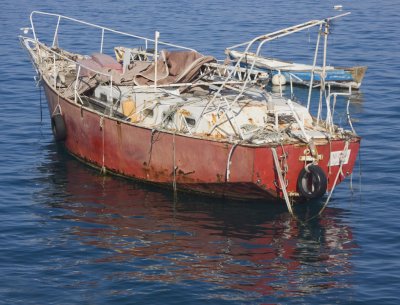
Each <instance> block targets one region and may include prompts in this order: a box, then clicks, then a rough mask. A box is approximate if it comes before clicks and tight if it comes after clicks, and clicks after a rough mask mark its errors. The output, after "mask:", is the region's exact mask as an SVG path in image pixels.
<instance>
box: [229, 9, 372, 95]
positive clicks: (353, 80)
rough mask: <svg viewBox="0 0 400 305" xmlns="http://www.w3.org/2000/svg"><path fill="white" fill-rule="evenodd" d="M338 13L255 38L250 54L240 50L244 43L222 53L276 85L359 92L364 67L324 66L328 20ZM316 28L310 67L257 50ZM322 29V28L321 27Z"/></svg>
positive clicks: (364, 70) (244, 45) (328, 28)
mask: <svg viewBox="0 0 400 305" xmlns="http://www.w3.org/2000/svg"><path fill="white" fill-rule="evenodd" d="M347 14H348V13H346V14H342V15H339V16H335V17H333V18H327V19H324V20H311V21H308V22H305V23H302V24H298V25H295V26H292V27H289V28H285V29H282V30H279V31H276V32H273V33H268V34H265V35H261V36H259V37H257V40H258V41H259V46H260V48H259V49H257V50H254V51H253V52H252V51H250V50H247V51H246V52H244V51H243V50H240V47H246V46H247V45H248V42H246V43H242V44H238V45H235V46H232V47H229V48H227V49H226V50H225V53H226V55H227V57H228V59H229V60H232V61H233V62H237V60H238V59H239V58H245V60H242V61H241V66H242V67H248V66H252V65H253V66H254V67H256V68H257V69H260V70H263V71H265V72H268V73H270V75H271V79H273V80H274V79H277V82H276V83H277V84H279V82H282V83H289V82H290V83H292V84H293V85H300V86H311V87H313V86H320V85H321V82H323V83H324V84H325V85H329V86H331V87H340V88H349V87H351V88H352V89H359V88H360V86H361V83H362V80H363V78H364V75H365V72H366V70H367V67H366V66H354V67H336V66H329V65H326V64H325V62H326V46H327V39H328V35H329V31H330V21H331V20H332V19H335V18H337V17H341V16H345V15H347ZM316 26H320V28H319V31H318V38H317V45H316V49H315V54H314V62H313V63H312V64H304V63H296V62H290V61H286V60H282V59H278V58H273V57H268V56H265V55H262V50H261V47H262V46H263V45H264V44H265V43H267V42H271V41H273V40H275V39H280V38H282V37H285V36H288V35H291V34H294V33H297V32H300V31H304V30H309V29H310V28H312V27H316ZM323 26H324V27H323ZM321 37H323V39H324V55H323V57H324V58H323V60H324V63H323V64H322V65H316V60H317V55H318V50H319V44H320V38H321Z"/></svg>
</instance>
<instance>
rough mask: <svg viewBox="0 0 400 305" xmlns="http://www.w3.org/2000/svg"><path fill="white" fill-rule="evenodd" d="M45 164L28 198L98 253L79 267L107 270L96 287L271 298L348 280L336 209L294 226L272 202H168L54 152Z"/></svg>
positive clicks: (348, 248)
mask: <svg viewBox="0 0 400 305" xmlns="http://www.w3.org/2000/svg"><path fill="white" fill-rule="evenodd" d="M52 157H53V158H54V160H52V161H51V162H49V164H46V166H45V167H42V168H41V170H46V171H47V172H48V174H49V179H48V181H50V182H49V183H47V184H46V185H45V187H44V188H43V189H42V190H41V191H40V193H39V194H37V195H39V196H40V197H41V198H43V200H44V203H45V206H46V209H51V210H53V213H52V215H56V216H52V219H53V220H54V219H55V221H61V222H65V223H64V225H66V231H67V232H68V235H69V236H70V237H69V238H71V239H73V240H75V241H76V242H77V243H78V244H80V245H81V246H83V247H87V250H86V252H88V253H90V252H99V253H100V254H99V255H94V256H91V255H88V256H87V257H82V258H81V259H82V260H87V264H89V265H97V266H102V265H109V264H111V265H112V266H113V267H111V268H109V269H107V270H108V271H107V274H106V275H104V274H103V275H101V274H99V277H105V278H106V281H132V280H134V281H139V282H140V283H146V282H162V283H167V284H168V283H174V284H176V283H179V284H182V285H185V283H193V281H196V282H200V283H204V284H207V285H218V287H223V288H224V289H230V290H235V291H242V292H246V293H251V294H253V293H255V294H257V295H270V296H280V297H292V296H299V295H309V294H315V293H320V292H323V291H324V290H325V291H327V290H329V289H331V288H346V285H347V284H346V281H343V280H341V277H343V276H348V275H349V274H351V273H352V265H351V263H350V256H351V253H352V249H354V248H355V247H356V245H355V244H354V242H353V238H352V233H351V230H350V228H349V227H348V226H347V225H345V224H344V223H342V222H341V215H342V213H343V210H340V209H337V208H328V209H327V210H326V211H325V213H324V217H322V218H319V219H315V220H313V221H311V222H309V223H307V224H306V225H301V224H299V223H298V222H297V221H296V220H294V219H292V218H291V217H290V216H289V214H288V213H287V211H286V208H285V206H284V205H283V204H282V205H279V204H277V203H276V202H267V203H260V202H229V201H221V200H217V199H203V198H200V197H192V196H187V195H183V196H179V198H178V201H177V202H175V203H174V200H173V196H172V194H171V192H169V191H164V190H159V189H155V188H153V187H151V186H147V185H142V184H137V183H134V182H131V181H127V180H125V179H121V178H118V177H110V176H105V177H104V176H101V175H100V174H99V173H98V172H97V171H95V170H93V169H91V168H88V167H86V166H84V165H82V164H81V163H79V162H78V161H76V160H75V159H73V158H71V157H70V156H68V155H66V154H65V152H62V151H59V153H58V154H55V155H53V156H52ZM45 198H46V199H45ZM313 206H315V207H313ZM318 208H320V204H317V203H314V204H312V205H311V209H318ZM297 210H298V211H299V213H303V214H304V215H306V214H307V213H309V212H310V207H305V206H304V207H299V208H297ZM311 212H312V213H313V211H311ZM121 264H122V265H123V267H122V268H121V267H117V266H121ZM103 280H105V279H104V278H103ZM120 289H123V288H122V287H121V288H120ZM203 293H206V291H204V292H203Z"/></svg>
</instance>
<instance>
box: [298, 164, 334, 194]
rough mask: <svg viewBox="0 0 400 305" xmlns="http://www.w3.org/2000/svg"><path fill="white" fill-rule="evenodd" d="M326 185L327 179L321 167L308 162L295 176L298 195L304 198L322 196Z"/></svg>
mask: <svg viewBox="0 0 400 305" xmlns="http://www.w3.org/2000/svg"><path fill="white" fill-rule="evenodd" d="M327 186H328V179H327V178H326V175H325V173H324V171H323V170H322V168H321V167H319V166H318V165H314V164H310V165H308V166H307V167H306V168H303V169H302V170H301V172H300V174H299V177H298V178H297V188H298V190H299V193H300V195H301V196H302V197H303V198H306V199H315V198H319V197H322V196H323V195H324V194H325V192H326V190H327Z"/></svg>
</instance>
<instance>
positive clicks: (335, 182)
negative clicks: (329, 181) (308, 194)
mask: <svg viewBox="0 0 400 305" xmlns="http://www.w3.org/2000/svg"><path fill="white" fill-rule="evenodd" d="M348 151H349V141H346V144H345V146H344V150H343V152H342V156H341V158H340V159H339V162H340V166H339V170H338V172H337V174H336V177H335V181H334V182H333V186H332V189H331V192H330V193H329V195H328V198H327V199H326V201H325V203H324V205H323V206H322V209H321V210H320V211H319V213H318V214H317V215H316V216H320V215H321V214H322V212H323V211H324V210H325V209H326V207H327V206H328V203H329V201H330V200H331V197H332V194H333V191H334V190H335V187H336V185H337V181H338V179H339V176H340V175H343V171H342V170H343V164H344V160H345V159H346V157H347V153H348ZM311 219H312V218H310V219H309V220H311Z"/></svg>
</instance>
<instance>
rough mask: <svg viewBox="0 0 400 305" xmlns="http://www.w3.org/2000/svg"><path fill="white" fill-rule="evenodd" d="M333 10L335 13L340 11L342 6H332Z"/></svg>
mask: <svg viewBox="0 0 400 305" xmlns="http://www.w3.org/2000/svg"><path fill="white" fill-rule="evenodd" d="M333 8H334V9H335V10H337V11H341V10H342V9H343V5H340V4H339V5H334V6H333Z"/></svg>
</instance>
